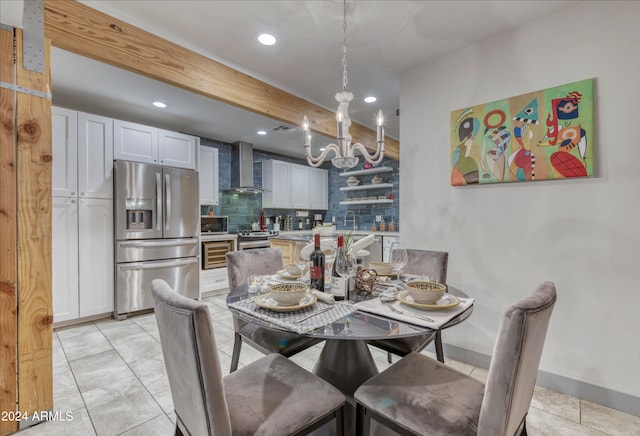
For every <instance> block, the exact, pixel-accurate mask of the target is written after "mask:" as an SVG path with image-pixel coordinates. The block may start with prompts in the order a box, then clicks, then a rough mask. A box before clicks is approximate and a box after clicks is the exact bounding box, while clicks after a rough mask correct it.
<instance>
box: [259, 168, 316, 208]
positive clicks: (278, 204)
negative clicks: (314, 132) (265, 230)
mask: <svg viewBox="0 0 640 436" xmlns="http://www.w3.org/2000/svg"><path fill="white" fill-rule="evenodd" d="M328 178H329V176H328V172H327V170H323V169H320V168H311V167H307V166H305V165H297V164H293V163H290V162H281V161H277V160H266V161H263V162H262V187H263V188H264V190H265V191H264V193H263V194H262V204H263V207H270V208H281V209H289V208H297V209H325V210H326V209H327V207H328Z"/></svg>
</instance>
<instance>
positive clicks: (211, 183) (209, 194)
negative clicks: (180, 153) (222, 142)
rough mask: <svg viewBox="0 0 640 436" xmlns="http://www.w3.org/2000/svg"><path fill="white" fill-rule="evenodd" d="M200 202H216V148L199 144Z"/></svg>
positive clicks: (208, 203)
mask: <svg viewBox="0 0 640 436" xmlns="http://www.w3.org/2000/svg"><path fill="white" fill-rule="evenodd" d="M198 162H199V172H200V175H199V182H200V204H202V205H209V206H211V205H217V204H218V188H219V187H218V149H217V148H213V147H205V146H200V158H199V160H198Z"/></svg>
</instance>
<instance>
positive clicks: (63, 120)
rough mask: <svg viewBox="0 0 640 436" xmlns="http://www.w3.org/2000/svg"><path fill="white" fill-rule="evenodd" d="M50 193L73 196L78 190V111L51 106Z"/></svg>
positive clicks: (57, 195)
mask: <svg viewBox="0 0 640 436" xmlns="http://www.w3.org/2000/svg"><path fill="white" fill-rule="evenodd" d="M51 149H52V150H51V151H52V153H53V164H52V172H51V194H52V195H53V196H55V197H70V196H75V195H76V194H77V192H78V113H77V112H76V111H71V110H68V109H63V108H59V107H52V108H51Z"/></svg>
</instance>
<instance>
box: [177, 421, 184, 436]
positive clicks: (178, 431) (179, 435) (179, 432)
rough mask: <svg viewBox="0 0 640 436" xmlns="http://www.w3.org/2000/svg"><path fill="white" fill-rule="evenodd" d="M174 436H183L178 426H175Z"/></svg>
mask: <svg viewBox="0 0 640 436" xmlns="http://www.w3.org/2000/svg"><path fill="white" fill-rule="evenodd" d="M175 436H183V434H182V431H180V427H178V424H176V433H175Z"/></svg>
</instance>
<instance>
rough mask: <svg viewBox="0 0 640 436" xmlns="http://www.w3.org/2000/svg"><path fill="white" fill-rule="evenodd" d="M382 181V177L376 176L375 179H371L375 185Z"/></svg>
mask: <svg viewBox="0 0 640 436" xmlns="http://www.w3.org/2000/svg"><path fill="white" fill-rule="evenodd" d="M380 182H382V177H379V176H375V177H374V178H373V179H371V183H373V184H374V185H377V184H378V183H380Z"/></svg>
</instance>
